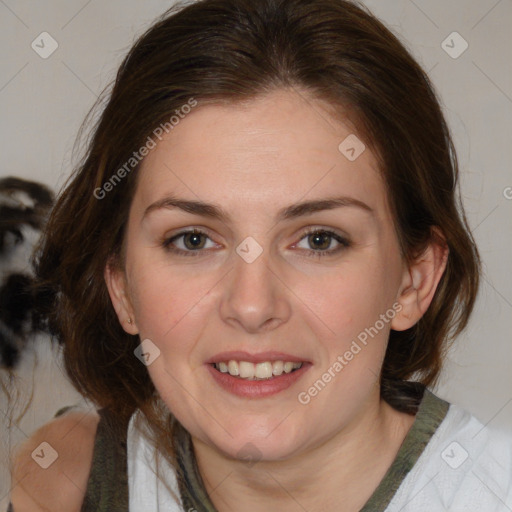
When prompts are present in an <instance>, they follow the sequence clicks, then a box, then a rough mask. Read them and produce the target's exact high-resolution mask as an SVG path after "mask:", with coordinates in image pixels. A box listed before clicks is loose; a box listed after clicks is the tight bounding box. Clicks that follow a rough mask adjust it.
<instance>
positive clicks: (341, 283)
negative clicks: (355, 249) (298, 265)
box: [294, 258, 394, 345]
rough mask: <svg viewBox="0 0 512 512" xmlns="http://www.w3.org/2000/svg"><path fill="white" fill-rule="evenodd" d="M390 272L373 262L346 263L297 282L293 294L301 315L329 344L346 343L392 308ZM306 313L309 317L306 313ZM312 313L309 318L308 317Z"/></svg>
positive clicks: (361, 260) (391, 275) (383, 266)
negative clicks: (299, 306) (301, 304)
mask: <svg viewBox="0 0 512 512" xmlns="http://www.w3.org/2000/svg"><path fill="white" fill-rule="evenodd" d="M393 281H394V278H393V272H392V271H390V268H388V267H387V264H383V263H382V261H379V260H378V259H377V258H365V259H364V260H363V259H362V258H361V259H360V260H359V261H348V262H347V264H346V265H343V266H340V267H339V268H338V269H336V271H333V272H330V273H326V274H324V275H322V276H317V277H315V278H312V277H308V278H301V280H299V282H298V283H297V288H294V292H295V293H296V295H297V297H299V298H300V299H301V302H302V303H303V304H304V306H306V307H305V308H303V309H304V314H308V316H309V317H310V318H311V319H312V321H315V320H314V319H315V318H316V321H315V324H317V325H319V328H320V329H321V330H322V333H323V334H325V338H322V339H328V340H331V344H334V345H339V344H340V343H343V342H346V343H350V340H352V339H353V338H355V337H357V335H358V334H359V333H360V332H361V331H362V330H364V329H365V328H367V327H369V326H371V325H373V324H374V323H375V322H376V320H378V319H379V315H381V314H383V313H385V312H386V311H387V310H388V309H389V308H390V307H391V305H392V304H393V297H394V293H393V292H394V285H393ZM308 310H309V313H308ZM312 313H313V314H312Z"/></svg>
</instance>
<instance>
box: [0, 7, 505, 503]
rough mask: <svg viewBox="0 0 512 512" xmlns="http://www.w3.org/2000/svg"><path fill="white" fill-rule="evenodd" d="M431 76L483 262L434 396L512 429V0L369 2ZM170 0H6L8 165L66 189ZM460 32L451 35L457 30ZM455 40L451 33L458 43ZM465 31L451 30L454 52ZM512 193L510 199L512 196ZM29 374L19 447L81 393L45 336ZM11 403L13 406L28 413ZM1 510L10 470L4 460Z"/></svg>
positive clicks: (2, 39)
mask: <svg viewBox="0 0 512 512" xmlns="http://www.w3.org/2000/svg"><path fill="white" fill-rule="evenodd" d="M364 3H365V4H366V5H367V6H368V7H369V8H370V9H371V10H372V11H373V12H374V13H375V14H376V15H377V16H378V17H379V18H381V19H382V20H383V21H384V22H385V23H387V25H388V26H389V27H390V28H391V29H392V30H393V31H394V32H395V33H397V34H398V35H399V37H400V39H401V40H402V41H403V42H404V43H405V44H406V46H407V47H408V48H409V49H410V50H411V51H412V53H413V54H414V55H415V56H416V58H417V59H418V60H419V62H420V63H421V64H422V65H423V67H424V68H425V69H426V70H427V71H429V74H430V76H431V78H432V80H433V82H434V84H435V86H436V88H437V90H438V92H439V94H440V96H441V99H442V103H443V108H444V111H445V113H446V116H447V119H448V122H449V125H450V127H451V129H452V131H453V134H454V139H455V143H456V147H457V150H458V156H459V159H460V165H461V171H462V180H461V182H462V191H463V198H464V203H465V207H466V211H467V215H468V219H469V222H470V225H471V226H472V229H473V231H474V234H475V237H476V240H477V243H478V245H479V248H480V251H481V255H482V257H483V263H484V278H483V281H482V289H481V293H480V296H479V299H478V303H477V307H476V311H475V313H474V316H473V318H472V321H471V323H470V325H469V328H468V329H467V330H466V332H465V333H464V334H463V335H461V336H460V337H459V339H458V341H457V344H456V346H455V347H454V349H453V350H452V351H451V352H450V355H449V359H448V361H447V364H446V368H445V370H444V372H443V376H442V380H441V384H440V386H439V387H438V389H437V394H438V395H440V396H441V397H443V398H445V399H447V400H449V401H451V402H454V403H457V404H459V405H461V406H463V407H465V408H466V409H468V410H469V411H470V412H472V413H473V414H474V415H476V416H477V417H478V418H479V419H480V420H481V421H483V422H484V423H485V424H489V425H493V426H496V427H500V428H505V429H507V430H509V431H512V343H511V334H510V333H511V327H512V325H511V324H512V322H511V317H512V272H511V271H510V261H511V258H510V254H511V247H512V245H511V239H512V215H511V213H512V199H510V198H512V188H508V187H512V174H511V172H510V162H511V161H512V133H511V132H512V130H511V114H512V55H511V54H512V44H511V37H510V32H511V29H512V0H499V1H498V0H450V1H446V0H414V1H412V0H367V1H366V2H364ZM171 4H172V2H169V1H159V0H146V1H143V2H142V1H139V2H136V1H134V0H131V1H127V0H107V1H100V0H89V1H87V0H66V1H64V0H60V1H57V0H46V1H44V2H41V1H35V0H31V1H30V0H0V55H1V61H0V62H1V64H0V108H1V110H0V111H1V113H2V114H1V116H2V123H1V137H0V140H1V149H2V159H1V162H2V164H1V167H0V176H8V175H15V176H19V177H24V178H28V179H35V180H39V181H41V182H43V183H46V184H48V185H50V186H51V187H53V188H54V189H58V188H59V187H60V186H61V185H62V184H63V182H64V180H65V178H66V177H67V176H68V175H69V173H70V169H71V168H72V165H73V163H74V162H75V161H76V159H75V157H74V156H73V155H72V146H73V143H74V141H75V136H76V133H77V130H78V128H79V125H80V123H81V121H82V120H83V118H84V116H85V114H86V113H87V111H88V110H89V108H90V107H91V105H92V103H93V102H94V100H95V99H96V97H97V95H98V94H99V93H100V91H101V90H102V89H103V87H104V86H105V85H107V83H109V82H110V80H111V79H112V78H113V77H114V74H115V71H116V69H117V66H118V65H119V63H120V61H121V59H122V57H123V56H124V54H125V53H126V51H127V50H128V48H129V47H130V45H131V43H132V42H133V41H134V38H135V37H136V36H137V35H139V34H140V33H142V31H143V30H145V29H146V28H147V27H148V26H149V25H150V23H151V21H152V20H153V19H154V18H155V17H156V16H157V15H159V14H161V13H162V12H163V11H164V10H166V9H167V8H168V7H169V6H170V5H171ZM43 31H46V32H48V33H50V34H51V36H52V37H53V38H54V39H55V40H56V41H57V42H58V45H59V46H58V49H57V50H56V51H55V53H53V54H52V55H51V56H50V57H49V58H47V59H42V58H41V57H40V56H39V55H38V54H36V53H35V51H34V50H33V49H32V48H31V43H32V41H33V40H34V39H36V37H37V36H39V34H41V32H43ZM454 31H456V32H458V33H459V34H460V35H461V36H462V37H463V38H464V40H466V41H467V43H468V44H469V47H468V49H467V50H466V51H465V52H464V53H463V54H462V55H461V56H460V57H458V58H456V59H453V58H452V57H450V56H449V55H448V54H447V53H446V52H445V51H444V50H443V48H442V46H441V43H442V42H443V41H444V40H445V39H446V38H447V36H448V35H449V34H451V33H452V32H454ZM448 41H450V40H448ZM449 44H451V43H450V42H449ZM459 44H460V41H457V40H455V41H454V43H453V45H454V46H455V49H457V48H460V46H458V45H459ZM506 196H508V198H509V199H507V197H506ZM37 346H38V347H39V348H38V349H37V351H35V352H34V353H32V354H31V355H30V356H29V357H27V358H26V360H25V362H24V365H23V367H22V368H21V369H20V371H19V386H20V388H21V390H22V395H21V397H20V403H21V404H23V401H24V400H26V399H27V398H28V396H29V395H30V393H31V392H33V393H34V401H33V405H32V406H31V407H30V408H29V409H28V412H27V413H26V414H25V416H24V418H23V419H22V420H20V421H19V422H17V423H16V424H12V425H11V426H10V428H8V425H7V421H6V415H5V413H6V411H7V407H8V404H7V402H6V399H5V397H4V396H3V394H1V393H0V411H1V412H2V413H3V414H1V415H0V418H1V420H2V428H3V430H2V434H1V438H2V446H1V447H0V460H5V458H6V456H7V453H8V451H9V449H10V448H12V447H13V446H15V445H16V443H17V442H19V441H20V440H22V439H25V438H26V436H27V435H30V434H31V433H32V432H33V431H34V429H35V428H36V427H38V426H39V425H41V424H42V423H45V422H47V421H48V420H50V419H51V417H52V416H53V415H54V413H55V412H56V410H57V409H58V408H59V407H61V406H63V405H66V404H70V403H75V402H76V401H79V399H80V397H79V396H78V395H77V394H76V392H74V390H73V389H72V388H71V386H70V385H69V383H68V382H67V381H66V378H65V377H64V375H63V373H62V371H61V369H60V367H59V365H60V363H59V361H60V355H59V353H58V351H56V350H53V351H52V350H51V349H50V348H49V347H48V346H47V343H46V341H45V340H39V344H38V345H37ZM21 409H22V408H21V406H20V405H18V406H15V409H14V410H15V413H16V414H19V413H20V412H21ZM0 482H1V484H0V510H4V509H5V507H6V503H7V496H6V494H7V492H8V489H9V487H8V476H7V474H6V472H5V469H4V468H0Z"/></svg>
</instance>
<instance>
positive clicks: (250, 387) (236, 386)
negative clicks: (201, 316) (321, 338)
mask: <svg viewBox="0 0 512 512" xmlns="http://www.w3.org/2000/svg"><path fill="white" fill-rule="evenodd" d="M206 366H207V368H208V370H209V372H210V373H211V375H212V377H213V378H214V380H215V382H217V384H219V385H220V386H221V387H222V388H223V389H225V390H226V391H229V392H230V393H232V394H234V395H237V396H241V397H244V398H264V397H267V396H272V395H275V394H277V393H279V392H280V391H284V390H285V389H288V388H289V387H290V386H292V385H293V384H294V383H295V382H296V381H297V380H299V379H300V378H301V377H302V376H303V375H304V373H305V372H307V371H308V370H309V368H310V367H311V366H312V365H311V363H302V366H301V367H300V368H299V369H297V370H295V371H294V372H290V373H282V374H281V375H277V376H275V377H272V378H271V379H268V380H267V379H264V380H246V379H240V378H238V377H233V376H232V375H230V374H229V373H222V372H220V371H219V370H216V369H215V368H214V367H213V365H211V364H207V365H206Z"/></svg>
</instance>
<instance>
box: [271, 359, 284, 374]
mask: <svg viewBox="0 0 512 512" xmlns="http://www.w3.org/2000/svg"><path fill="white" fill-rule="evenodd" d="M283 366H284V363H283V361H274V363H273V364H272V373H273V374H274V375H281V374H282V373H283Z"/></svg>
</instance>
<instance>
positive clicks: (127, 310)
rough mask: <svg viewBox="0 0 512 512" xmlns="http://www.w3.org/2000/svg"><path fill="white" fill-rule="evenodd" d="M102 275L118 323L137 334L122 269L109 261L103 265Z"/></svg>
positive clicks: (129, 331) (128, 331) (130, 332)
mask: <svg viewBox="0 0 512 512" xmlns="http://www.w3.org/2000/svg"><path fill="white" fill-rule="evenodd" d="M103 275H104V278H105V283H106V284H107V289H108V293H109V295H110V300H111V301H112V305H113V306H114V309H115V311H116V313H117V318H118V319H119V323H120V324H121V326H122V327H123V329H124V330H125V331H126V332H127V333H128V334H138V332H139V331H138V328H137V324H136V322H135V320H134V312H133V307H132V305H131V302H130V300H129V297H128V294H127V286H126V278H125V274H124V272H123V270H122V269H120V268H119V267H118V266H117V265H115V264H114V263H112V262H111V261H109V263H107V265H106V266H105V271H104V274H103Z"/></svg>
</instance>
